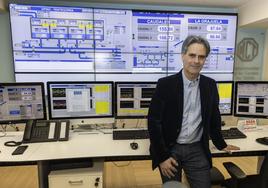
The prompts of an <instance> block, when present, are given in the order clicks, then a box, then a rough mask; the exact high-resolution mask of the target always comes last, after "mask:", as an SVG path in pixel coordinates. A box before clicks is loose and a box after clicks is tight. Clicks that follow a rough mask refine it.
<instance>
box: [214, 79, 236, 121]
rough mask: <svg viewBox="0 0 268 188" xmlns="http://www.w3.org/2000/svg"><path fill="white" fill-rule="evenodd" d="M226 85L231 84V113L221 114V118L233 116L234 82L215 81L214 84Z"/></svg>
mask: <svg viewBox="0 0 268 188" xmlns="http://www.w3.org/2000/svg"><path fill="white" fill-rule="evenodd" d="M218 83H219V84H221V83H223V84H224V83H226V84H232V93H231V112H230V113H224V114H222V113H221V116H231V115H233V108H234V81H231V80H230V81H216V84H218ZM219 104H220V95H219Z"/></svg>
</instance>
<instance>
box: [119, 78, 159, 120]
mask: <svg viewBox="0 0 268 188" xmlns="http://www.w3.org/2000/svg"><path fill="white" fill-rule="evenodd" d="M155 88H156V82H116V83H115V101H116V102H115V113H116V117H117V118H146V117H147V114H148V110H149V106H150V103H151V99H152V97H153V94H154V91H155Z"/></svg>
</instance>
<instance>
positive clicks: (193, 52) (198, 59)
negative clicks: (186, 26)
mask: <svg viewBox="0 0 268 188" xmlns="http://www.w3.org/2000/svg"><path fill="white" fill-rule="evenodd" d="M209 52H210V45H209V43H208V41H207V40H206V39H204V38H202V37H200V36H194V35H190V36H188V37H187V38H186V39H185V40H184V42H183V44H182V49H181V53H182V61H183V70H184V73H185V75H186V77H187V78H188V79H189V80H193V79H196V78H197V77H198V75H199V73H200V71H201V70H202V68H203V65H204V63H205V61H206V57H207V56H208V54H209Z"/></svg>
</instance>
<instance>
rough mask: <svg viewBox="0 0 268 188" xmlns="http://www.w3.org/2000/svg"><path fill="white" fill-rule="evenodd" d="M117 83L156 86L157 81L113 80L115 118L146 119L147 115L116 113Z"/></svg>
mask: <svg viewBox="0 0 268 188" xmlns="http://www.w3.org/2000/svg"><path fill="white" fill-rule="evenodd" d="M119 84H155V88H156V86H157V82H153V81H148V82H145V81H140V82H139V81H133V82H132V81H129V82H125V81H123V82H115V87H114V93H115V97H114V103H115V105H114V106H115V119H146V118H147V116H148V115H144V116H142V115H133V116H130V115H118V113H117V107H118V104H117V87H118V85H119Z"/></svg>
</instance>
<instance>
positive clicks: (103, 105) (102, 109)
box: [96, 101, 109, 114]
mask: <svg viewBox="0 0 268 188" xmlns="http://www.w3.org/2000/svg"><path fill="white" fill-rule="evenodd" d="M108 113H109V102H107V101H97V102H96V114H108Z"/></svg>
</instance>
